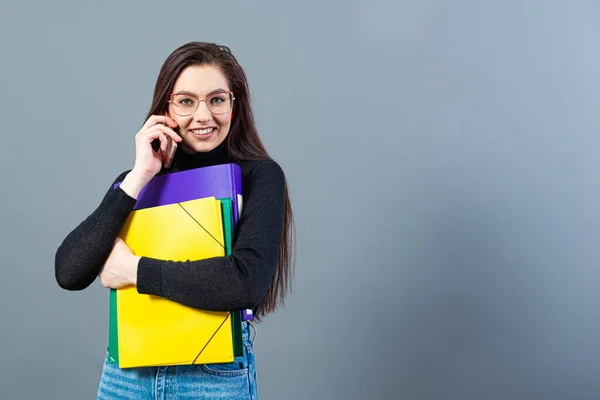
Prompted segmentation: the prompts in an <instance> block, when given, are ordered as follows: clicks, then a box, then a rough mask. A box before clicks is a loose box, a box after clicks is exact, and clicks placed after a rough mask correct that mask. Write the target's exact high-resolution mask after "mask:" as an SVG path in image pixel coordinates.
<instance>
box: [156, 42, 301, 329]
mask: <svg viewBox="0 0 600 400" xmlns="http://www.w3.org/2000/svg"><path fill="white" fill-rule="evenodd" d="M197 65H214V66H216V67H218V68H220V70H221V71H222V72H223V74H224V75H225V78H226V79H227V83H228V84H229V88H230V90H232V91H233V93H234V95H235V102H234V110H233V119H232V121H231V127H230V129H229V133H228V134H227V138H226V142H227V150H228V152H229V155H230V157H231V158H232V159H233V160H239V161H251V160H272V158H271V157H270V156H269V154H268V153H267V150H266V149H265V147H264V145H263V143H262V141H261V140H260V137H259V136H258V131H257V129H256V124H255V121H254V115H253V113H252V108H251V106H250V89H249V87H248V80H247V79H246V73H245V72H244V70H243V69H242V67H241V66H240V64H239V63H238V61H237V59H236V58H235V57H234V55H233V54H232V53H231V50H230V49H229V48H228V47H227V46H221V45H217V44H215V43H205V42H190V43H187V44H184V45H183V46H181V47H179V48H177V49H176V50H175V51H173V52H172V53H171V54H170V55H169V56H168V57H167V59H166V60H165V62H164V63H163V65H162V67H161V69H160V72H159V74H158V78H157V80H156V86H155V88H154V96H153V99H152V105H151V106H150V110H149V112H148V115H147V116H146V119H148V118H150V116H152V115H163V114H164V113H166V112H167V110H168V103H167V102H166V100H167V99H168V98H169V95H170V94H171V91H172V90H173V87H174V86H175V82H176V81H177V78H178V77H179V75H180V74H181V72H183V70H184V69H186V68H187V67H189V66H197ZM293 247H294V218H293V214H292V207H291V203H290V199H289V193H288V186H287V182H286V184H285V200H284V212H283V231H282V236H281V245H280V247H279V259H278V261H277V267H276V269H275V274H274V275H273V278H272V280H271V284H270V285H269V289H268V290H267V293H266V295H265V297H264V298H263V300H262V301H261V302H260V303H259V305H258V312H257V313H256V315H255V318H256V320H257V321H260V320H261V317H264V316H265V315H267V314H269V313H271V312H273V311H275V310H276V309H277V308H278V306H280V305H283V303H284V300H285V297H286V296H287V294H288V292H289V291H290V290H291V289H292V284H291V279H292V275H293V266H294V249H293Z"/></svg>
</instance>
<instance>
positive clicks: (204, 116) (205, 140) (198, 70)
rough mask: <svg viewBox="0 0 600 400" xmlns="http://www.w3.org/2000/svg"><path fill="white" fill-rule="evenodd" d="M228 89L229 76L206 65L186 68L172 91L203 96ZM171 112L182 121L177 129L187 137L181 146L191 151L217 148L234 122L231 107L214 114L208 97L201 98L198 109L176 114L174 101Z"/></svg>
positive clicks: (170, 115)
mask: <svg viewBox="0 0 600 400" xmlns="http://www.w3.org/2000/svg"><path fill="white" fill-rule="evenodd" d="M228 90H230V89H229V86H228V85H227V79H226V78H225V75H223V73H222V72H221V70H220V69H219V68H217V67H215V66H212V65H202V66H191V67H188V68H186V69H184V70H183V72H182V73H181V74H180V75H179V78H178V79H177V81H176V82H175V86H174V87H173V91H172V93H187V94H191V95H193V96H195V97H196V98H198V99H200V100H203V99H205V98H206V97H207V96H208V95H210V94H212V93H215V92H219V91H228ZM168 113H169V117H171V118H173V119H174V120H175V122H177V124H178V125H179V126H178V128H177V131H178V133H179V135H180V136H181V138H182V139H183V140H182V141H181V143H179V146H180V147H181V149H182V150H183V151H184V152H185V153H188V154H191V153H198V152H207V151H211V150H213V149H214V148H215V147H217V146H218V145H220V144H221V143H223V141H224V140H225V138H226V137H227V134H228V133H229V128H230V126H231V111H229V112H227V113H226V114H213V113H211V112H210V110H209V109H208V107H207V105H206V102H205V101H200V103H199V104H198V109H197V110H196V112H195V113H194V114H192V115H189V116H185V117H182V116H180V115H177V114H175V113H174V112H173V106H172V105H169V111H168Z"/></svg>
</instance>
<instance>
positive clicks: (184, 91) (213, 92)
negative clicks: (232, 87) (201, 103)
mask: <svg viewBox="0 0 600 400" xmlns="http://www.w3.org/2000/svg"><path fill="white" fill-rule="evenodd" d="M221 92H227V90H225V89H222V88H219V89H215V90H213V91H212V92H210V93H208V94H207V96H210V95H211V94H215V93H221ZM173 94H188V95H190V96H194V97H198V98H199V97H200V96H198V95H197V94H196V93H194V92H190V91H187V90H180V91H179V92H177V93H173Z"/></svg>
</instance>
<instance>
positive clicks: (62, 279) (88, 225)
mask: <svg viewBox="0 0 600 400" xmlns="http://www.w3.org/2000/svg"><path fill="white" fill-rule="evenodd" d="M128 173H129V171H126V172H123V173H122V174H121V175H119V177H117V179H116V180H115V181H114V183H117V182H119V181H122V180H123V179H124V178H125V176H126V175H127V174H128ZM114 183H113V185H111V187H110V188H109V189H108V192H106V195H105V196H104V198H103V199H102V202H101V203H100V205H99V206H98V207H97V208H96V210H94V212H93V213H92V214H90V215H89V216H88V217H87V218H86V219H85V220H84V221H82V222H81V223H80V224H79V225H78V226H77V227H76V228H75V229H74V230H73V231H71V232H70V233H69V234H68V235H67V237H66V238H65V239H64V240H63V242H62V244H61V245H60V246H59V247H58V250H57V251H56V256H55V261H54V269H55V275H56V281H57V282H58V284H59V286H60V287H62V288H63V289H67V290H82V289H85V288H86V287H88V286H89V285H91V284H92V282H94V280H95V279H96V277H97V276H98V273H99V272H100V269H101V268H102V265H104V262H105V261H106V258H107V257H108V255H109V254H110V251H111V250H112V247H113V244H114V241H115V239H116V238H117V236H118V235H119V232H120V231H121V228H122V227H123V224H124V223H125V221H126V220H127V217H128V216H129V213H130V212H131V210H133V206H134V205H135V202H136V200H135V199H134V198H132V197H130V196H129V195H128V194H127V193H125V192H124V191H123V189H121V187H117V188H116V189H113V186H114Z"/></svg>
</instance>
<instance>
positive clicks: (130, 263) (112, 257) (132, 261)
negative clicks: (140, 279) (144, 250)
mask: <svg viewBox="0 0 600 400" xmlns="http://www.w3.org/2000/svg"><path fill="white" fill-rule="evenodd" d="M140 258H141V257H138V256H136V255H135V254H133V252H132V251H131V249H130V248H129V246H127V244H126V243H125V242H124V241H123V239H121V238H120V237H118V238H117V240H115V243H114V245H113V248H112V250H111V252H110V254H109V256H108V258H107V259H106V262H105V263H104V265H103V266H102V269H101V270H100V273H99V274H98V276H99V277H100V282H101V283H102V286H104V287H106V288H111V289H118V288H120V287H123V286H126V285H136V284H137V268H138V261H139V260H140Z"/></svg>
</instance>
